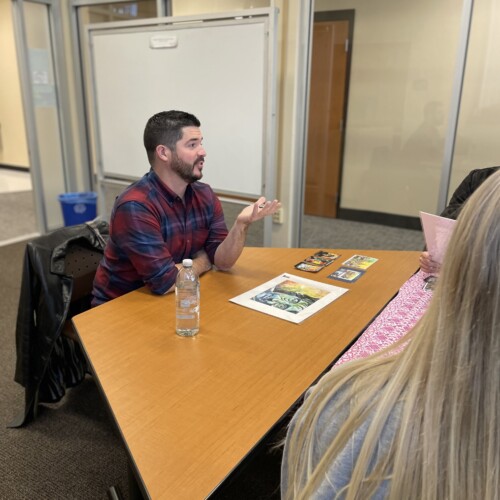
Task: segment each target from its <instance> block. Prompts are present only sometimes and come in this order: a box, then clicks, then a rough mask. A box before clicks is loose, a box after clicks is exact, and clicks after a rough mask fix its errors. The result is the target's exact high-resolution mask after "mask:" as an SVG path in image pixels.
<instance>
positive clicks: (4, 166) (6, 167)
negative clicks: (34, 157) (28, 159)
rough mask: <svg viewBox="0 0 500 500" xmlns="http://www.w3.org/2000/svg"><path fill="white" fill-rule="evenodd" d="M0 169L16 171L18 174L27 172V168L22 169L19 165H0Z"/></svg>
mask: <svg viewBox="0 0 500 500" xmlns="http://www.w3.org/2000/svg"><path fill="white" fill-rule="evenodd" d="M0 168H5V169H7V170H17V171H18V172H29V171H30V168H29V167H22V166H20V165H9V164H7V163H0Z"/></svg>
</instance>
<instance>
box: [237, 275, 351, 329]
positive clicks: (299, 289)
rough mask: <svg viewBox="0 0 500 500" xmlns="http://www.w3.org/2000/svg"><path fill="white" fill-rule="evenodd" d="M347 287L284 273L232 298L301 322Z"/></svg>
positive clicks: (342, 292) (343, 291)
mask: <svg viewBox="0 0 500 500" xmlns="http://www.w3.org/2000/svg"><path fill="white" fill-rule="evenodd" d="M347 291H348V289H346V288H341V287H338V286H333V285H328V284H326V283H320V282H318V281H314V280H309V279H307V278H301V277H299V276H294V275H293V274H287V273H284V274H281V275H280V276H277V277H276V278H273V279H272V280H270V281H267V282H266V283H263V284H262V285H260V286H258V287H256V288H253V289H252V290H249V291H248V292H245V293H242V294H241V295H238V296H237V297H234V298H232V299H230V302H234V303H235V304H239V305H242V306H244V307H249V308H250V309H255V310H256V311H260V312H263V313H266V314H270V315H271V316H276V317H277V318H281V319H285V320H287V321H291V322H292V323H301V322H302V321H304V320H305V319H306V318H308V317H309V316H312V315H313V314H314V313H316V312H318V311H319V310H320V309H322V308H323V307H325V306H326V305H327V304H330V303H331V302H333V301H334V300H336V299H338V298H339V297H340V296H341V295H343V294H344V293H345V292H347Z"/></svg>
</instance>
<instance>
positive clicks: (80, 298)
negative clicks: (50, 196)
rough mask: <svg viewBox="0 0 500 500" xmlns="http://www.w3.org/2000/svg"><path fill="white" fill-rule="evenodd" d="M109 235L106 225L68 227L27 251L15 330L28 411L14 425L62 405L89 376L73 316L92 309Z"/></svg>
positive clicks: (32, 243)
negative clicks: (44, 405) (45, 406)
mask: <svg viewBox="0 0 500 500" xmlns="http://www.w3.org/2000/svg"><path fill="white" fill-rule="evenodd" d="M108 234H109V226H108V224H107V223H106V222H104V221H93V222H92V223H86V224H80V225H75V226H70V227H65V228H62V229H58V230H56V231H53V232H51V233H49V234H47V235H43V236H40V237H38V238H35V239H34V240H32V241H30V242H29V243H28V244H27V246H26V250H25V260H24V268H23V277H22V285H21V296H20V301H19V309H18V316H17V326H16V350H17V361H16V374H15V380H16V382H18V383H20V384H21V385H22V386H23V387H24V388H25V405H24V410H23V411H22V412H21V414H20V415H18V416H17V417H16V418H15V419H14V420H13V422H12V423H10V424H9V425H8V426H9V427H20V426H22V425H24V424H26V423H28V422H29V421H31V420H32V419H34V418H35V417H36V415H37V410H38V404H39V403H40V402H49V403H50V402H57V401H59V400H60V399H61V398H62V397H63V396H64V394H65V392H66V388H68V387H73V386H75V385H78V384H79V383H80V382H81V381H82V380H83V378H84V377H85V374H86V373H88V368H87V366H88V365H87V361H86V358H85V355H84V353H83V350H82V349H81V347H80V344H79V342H78V339H77V337H76V335H75V333H74V331H73V329H72V326H71V321H70V319H71V317H72V316H74V315H75V314H78V313H80V312H83V311H85V310H87V309H89V308H90V302H91V292H92V283H93V279H94V275H95V272H96V270H97V266H98V265H99V262H100V260H101V258H102V253H103V251H104V247H105V244H106V238H107V235H108Z"/></svg>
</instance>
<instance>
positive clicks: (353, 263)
mask: <svg viewBox="0 0 500 500" xmlns="http://www.w3.org/2000/svg"><path fill="white" fill-rule="evenodd" d="M377 260H378V259H376V258H375V257H367V256H366V255H353V256H352V257H351V258H350V259H348V260H346V261H345V262H342V265H344V266H347V267H354V268H355V269H362V270H366V269H368V268H369V267H370V266H371V265H372V264H375V262H377Z"/></svg>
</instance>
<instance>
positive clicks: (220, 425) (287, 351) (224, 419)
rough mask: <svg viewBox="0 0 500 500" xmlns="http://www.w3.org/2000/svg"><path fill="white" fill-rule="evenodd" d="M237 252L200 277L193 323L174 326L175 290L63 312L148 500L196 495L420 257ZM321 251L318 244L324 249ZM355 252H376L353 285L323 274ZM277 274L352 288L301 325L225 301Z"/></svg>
mask: <svg viewBox="0 0 500 500" xmlns="http://www.w3.org/2000/svg"><path fill="white" fill-rule="evenodd" d="M317 250H318V249H304V248H300V249H297V248H295V249H289V248H245V249H244V251H243V254H242V256H241V257H240V259H239V260H238V263H237V264H236V266H235V267H234V268H233V270H232V271H231V272H218V271H211V272H209V273H207V274H205V275H204V276H202V277H201V328H200V333H199V334H198V336H197V337H194V338H181V337H179V336H177V335H176V334H175V333H174V317H175V307H174V295H173V294H169V295H165V296H154V295H152V294H151V293H150V292H149V291H148V290H147V289H145V288H142V289H140V290H137V291H134V292H131V293H129V294H127V295H124V296H122V297H119V298H118V299H115V300H113V301H111V302H108V303H106V304H104V305H102V306H99V307H97V308H95V309H92V310H90V311H87V312H85V313H83V314H80V315H78V316H76V317H74V318H73V322H74V325H75V327H76V330H77V332H78V335H79V337H80V339H81V341H82V344H83V346H84V349H85V351H86V353H87V355H88V358H89V360H90V362H91V364H92V368H93V372H94V374H95V376H96V378H97V380H98V383H99V384H100V386H101V388H102V391H103V393H104V395H105V398H106V400H107V403H108V404H109V407H110V409H111V412H112V414H113V416H114V418H115V420H116V423H117V425H118V428H119V430H120V433H121V435H122V437H123V440H124V443H125V445H126V447H127V448H128V451H129V454H130V457H131V460H132V462H133V464H134V466H135V469H136V473H137V475H138V478H139V481H140V482H141V483H142V488H143V490H144V491H146V492H147V494H148V495H149V496H150V497H151V498H153V499H155V500H156V499H163V498H176V499H182V498H186V499H190V500H192V499H197V498H205V497H207V496H208V495H210V493H211V492H212V491H213V490H214V489H216V488H217V486H218V485H219V484H220V483H221V482H222V481H223V480H224V479H225V478H226V477H227V476H228V475H229V474H230V472H231V471H232V470H233V469H234V468H235V467H236V466H237V465H238V464H239V463H240V462H241V461H242V459H243V458H244V457H245V456H246V455H247V454H248V453H249V452H250V451H251V450H252V448H253V447H254V446H255V445H256V444H257V443H258V442H259V440H261V439H262V437H263V436H265V434H266V433H267V432H268V431H269V430H270V429H271V428H272V427H273V425H274V424H276V422H278V421H279V420H280V419H281V418H282V417H283V415H285V414H286V412H287V411H288V410H289V409H290V408H291V407H292V406H293V405H294V403H295V402H296V401H297V400H298V399H299V398H300V397H301V396H302V394H303V393H304V392H305V391H306V390H307V388H308V387H309V386H310V385H311V384H313V383H314V381H315V380H316V379H317V378H318V377H319V376H320V375H321V374H322V373H323V372H324V370H325V369H326V368H327V367H328V366H329V365H331V363H332V362H333V361H334V360H335V359H337V358H338V357H339V356H340V355H341V354H342V352H343V351H344V350H345V349H346V348H347V347H348V346H349V345H350V344H351V343H352V342H353V340H354V339H356V337H357V336H358V335H359V334H360V333H361V332H362V331H363V329H364V328H365V327H366V326H367V325H368V324H369V323H370V321H371V320H372V319H373V318H374V317H375V316H376V315H377V314H378V313H379V312H380V310H381V309H382V308H383V307H384V306H385V305H386V304H387V302H388V301H389V300H390V299H391V298H392V297H393V296H394V295H395V294H396V293H397V291H398V289H399V287H400V286H401V285H402V284H403V283H404V282H405V281H406V280H407V279H408V278H409V277H410V276H411V275H412V273H414V272H415V271H416V270H417V267H418V255H419V252H396V251H374V250H366V251H363V250H331V251H332V252H336V253H340V254H341V257H340V259H338V260H337V261H335V262H334V263H333V264H331V265H330V266H328V267H326V268H325V269H323V270H322V271H320V272H319V273H317V274H313V273H305V272H302V271H298V270H296V269H294V265H295V264H296V263H298V262H299V261H301V260H303V259H304V258H306V257H308V256H309V255H312V254H313V253H314V252H315V251H317ZM325 250H326V249H325ZM355 253H361V254H363V255H369V256H371V257H376V258H378V259H379V261H378V262H376V263H375V264H374V265H372V266H371V267H370V268H369V269H368V270H367V272H366V273H365V275H364V276H363V277H361V278H360V279H359V280H358V281H356V282H355V283H352V284H348V283H342V282H339V281H332V280H331V279H328V278H327V275H328V274H330V273H331V272H333V271H334V270H335V269H337V268H338V267H340V266H341V263H342V262H343V261H344V260H346V259H347V258H349V257H350V256H352V255H354V254H355ZM283 272H287V273H290V274H295V275H297V276H302V277H306V278H309V279H314V280H317V281H323V282H325V283H329V284H332V285H337V286H342V287H346V288H349V289H350V291H349V292H347V293H346V294H344V295H343V296H342V297H340V298H339V299H337V300H336V301H334V302H333V303H331V304H329V305H328V306H326V307H325V308H324V309H322V310H321V311H319V312H318V313H317V314H315V315H314V316H312V317H310V318H308V319H306V320H305V321H303V322H302V323H301V324H298V325H297V324H293V323H290V322H288V321H285V320H282V319H278V318H275V317H272V316H270V315H267V314H263V313H260V312H257V311H254V310H251V309H248V308H245V307H242V306H239V305H236V304H233V303H231V302H229V299H230V298H232V297H235V296H236V295H239V294H241V293H243V292H246V291H248V290H250V289H252V288H254V287H256V286H257V285H260V284H262V283H264V282H266V281H268V280H270V279H272V278H274V277H276V276H278V275H279V274H281V273H283Z"/></svg>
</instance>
